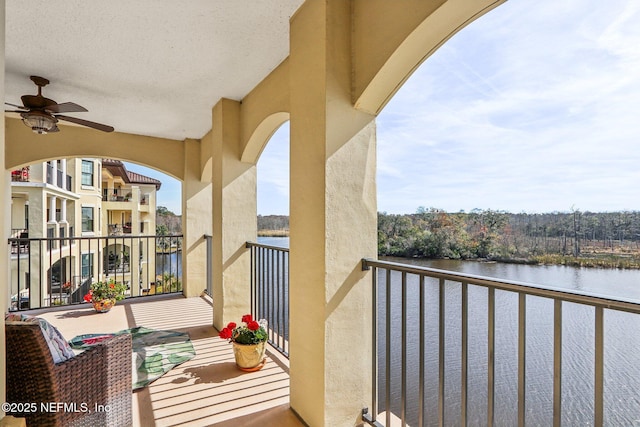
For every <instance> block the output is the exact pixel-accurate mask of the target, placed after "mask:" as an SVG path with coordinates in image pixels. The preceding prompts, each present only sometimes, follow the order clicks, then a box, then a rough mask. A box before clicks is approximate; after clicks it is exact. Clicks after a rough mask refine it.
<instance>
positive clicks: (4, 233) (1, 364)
mask: <svg viewBox="0 0 640 427" xmlns="http://www.w3.org/2000/svg"><path fill="white" fill-rule="evenodd" d="M4 6H5V2H4V0H0V29H1V31H0V52H1V54H0V58H2V59H1V60H0V96H2V98H3V99H4V27H5V25H4ZM4 164H5V144H4V120H2V121H1V123H0V165H3V166H2V167H1V168H0V171H1V173H0V194H1V196H0V197H1V201H2V203H0V206H2V207H0V240H1V241H3V242H6V241H7V239H8V238H9V230H10V229H11V212H10V211H9V209H10V206H11V178H10V177H9V171H7V170H5V168H4ZM7 247H8V245H0V259H3V260H8V259H9V253H8V250H7ZM10 271H11V270H10V268H9V262H0V308H1V309H2V312H3V313H4V312H5V311H7V310H8V308H9V306H8V301H7V287H8V284H9V274H10ZM0 348H3V349H4V348H6V345H5V337H4V316H0ZM6 366H7V359H6V354H5V352H4V351H2V352H0V372H2V375H0V402H6V401H7V399H6V390H7V383H6V375H4V373H5V372H6ZM3 416H4V412H3V411H2V410H0V418H2V417H3Z"/></svg>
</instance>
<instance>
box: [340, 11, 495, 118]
mask: <svg viewBox="0 0 640 427" xmlns="http://www.w3.org/2000/svg"><path fill="white" fill-rule="evenodd" d="M505 1H506V0H482V1H470V0H447V1H439V2H419V4H417V3H418V2H410V3H412V4H407V5H405V6H406V7H398V5H397V4H394V3H393V2H385V1H384V0H382V1H380V0H374V1H373V2H372V1H368V0H357V1H356V2H355V8H356V11H355V13H354V17H355V18H354V24H353V25H354V33H353V34H354V35H353V40H352V43H353V46H354V52H355V53H354V64H353V68H354V79H353V81H354V84H353V104H354V106H355V108H357V109H359V110H361V111H366V112H368V113H370V114H378V113H379V112H380V111H381V110H382V108H383V107H384V106H385V105H386V103H387V102H388V101H389V99H391V97H392V96H393V95H394V94H395V93H396V92H397V91H398V89H399V88H400V87H401V86H402V84H403V83H404V82H405V81H406V80H407V79H408V78H409V76H410V75H411V74H412V73H413V72H414V71H415V70H416V69H417V68H418V67H419V66H420V64H422V63H423V62H424V61H425V60H426V59H427V58H428V57H429V56H431V54H432V53H433V52H435V51H436V50H437V49H438V48H440V46H442V45H443V44H444V43H445V42H446V41H447V40H449V39H450V38H451V37H452V36H453V35H454V34H456V33H457V32H458V31H460V30H461V29H462V28H464V27H465V26H467V25H468V24H470V23H471V22H473V21H475V20H476V19H478V18H479V17H480V16H482V15H484V14H485V13H487V12H488V11H490V10H491V9H493V8H495V7H497V6H499V5H500V4H502V3H504V2H505ZM385 3H386V4H385ZM371 28H376V29H377V30H376V31H371Z"/></svg>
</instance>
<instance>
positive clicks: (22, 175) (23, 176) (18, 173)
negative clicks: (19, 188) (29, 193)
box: [11, 166, 29, 182]
mask: <svg viewBox="0 0 640 427" xmlns="http://www.w3.org/2000/svg"><path fill="white" fill-rule="evenodd" d="M11 181H13V182H29V166H26V167H24V168H22V169H17V170H14V171H11Z"/></svg>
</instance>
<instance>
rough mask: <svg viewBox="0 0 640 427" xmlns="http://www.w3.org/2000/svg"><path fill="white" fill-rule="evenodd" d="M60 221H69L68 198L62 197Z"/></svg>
mask: <svg viewBox="0 0 640 427" xmlns="http://www.w3.org/2000/svg"><path fill="white" fill-rule="evenodd" d="M60 222H61V223H65V224H66V223H67V199H63V198H60Z"/></svg>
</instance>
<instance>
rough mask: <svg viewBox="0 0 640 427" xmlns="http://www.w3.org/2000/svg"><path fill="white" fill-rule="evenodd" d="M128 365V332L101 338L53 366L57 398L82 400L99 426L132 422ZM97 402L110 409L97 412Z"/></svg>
mask: <svg viewBox="0 0 640 427" xmlns="http://www.w3.org/2000/svg"><path fill="white" fill-rule="evenodd" d="M131 367H132V349H131V335H129V334H123V335H118V336H115V337H113V338H109V339H107V340H104V341H102V342H100V343H98V344H96V345H95V346H93V347H91V348H89V349H87V350H85V351H84V352H82V353H80V354H78V355H76V356H75V357H73V358H71V359H69V360H67V361H65V362H62V363H60V364H58V365H56V367H55V371H56V374H55V381H56V383H57V384H56V385H57V388H58V390H59V391H60V392H61V395H60V397H59V401H62V402H70V403H74V402H75V403H77V404H78V405H80V404H81V403H85V404H86V405H87V406H88V408H89V410H90V411H91V414H90V416H92V417H96V418H92V419H93V420H94V421H95V422H98V423H99V424H101V425H102V424H104V425H109V426H112V425H114V426H115V425H128V424H131V400H132V391H131V389H132V379H131ZM96 405H98V406H100V405H101V407H107V405H108V408H109V411H108V412H103V413H96V412H94V409H95V408H96V407H97V406H96ZM100 417H101V418H100Z"/></svg>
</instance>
